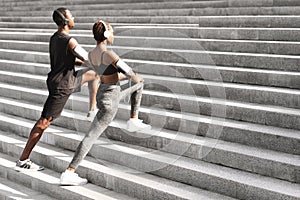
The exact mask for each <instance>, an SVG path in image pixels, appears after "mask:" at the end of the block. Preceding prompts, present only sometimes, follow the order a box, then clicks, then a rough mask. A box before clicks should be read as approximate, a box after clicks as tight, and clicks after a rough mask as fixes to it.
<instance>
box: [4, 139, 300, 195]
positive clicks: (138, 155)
mask: <svg viewBox="0 0 300 200" xmlns="http://www.w3.org/2000/svg"><path fill="white" fill-rule="evenodd" d="M71 137H72V136H71ZM77 138H78V135H77ZM0 141H1V146H2V147H3V148H2V149H1V150H2V151H4V152H5V153H6V152H7V151H6V149H11V151H10V154H11V155H13V156H18V154H19V152H20V151H21V150H22V148H23V145H24V144H25V142H26V139H25V138H21V137H19V136H16V135H14V134H10V135H7V133H6V134H1V139H0ZM118 144H119V143H116V142H114V144H111V141H110V140H108V141H105V142H102V141H100V142H99V143H98V142H97V143H96V144H95V145H94V146H96V147H97V152H101V154H102V155H103V157H105V158H104V159H109V160H113V161H115V162H122V165H125V164H126V165H131V166H132V167H134V168H139V170H138V171H136V170H135V169H132V168H127V167H123V166H121V165H118V164H112V162H109V161H108V162H107V161H106V160H103V159H100V158H97V156H96V155H95V153H94V152H95V151H93V150H92V151H91V154H92V156H91V157H93V158H94V159H92V158H90V157H87V158H86V159H85V160H84V161H83V162H82V164H81V166H80V167H79V170H78V171H79V173H80V174H81V176H84V177H87V178H88V179H89V181H91V182H92V183H95V184H101V182H103V180H101V179H103V178H99V177H103V176H107V177H109V178H110V177H111V176H112V177H111V179H113V180H114V183H115V184H114V185H113V186H115V187H118V186H119V185H120V183H119V184H117V183H118V182H119V179H122V180H123V181H122V182H123V184H126V185H127V187H126V189H127V190H128V189H131V190H133V189H134V188H135V190H134V191H135V192H134V193H132V192H131V193H130V194H133V195H137V194H136V193H137V191H136V190H138V189H141V187H143V186H144V187H143V191H142V192H141V193H143V194H144V195H145V193H146V194H147V193H148V191H147V190H149V189H150V187H151V189H152V191H153V190H154V191H155V190H158V191H155V196H158V197H156V198H155V199H163V198H165V199H173V198H174V197H172V196H171V197H169V195H170V193H171V192H172V193H173V196H175V195H176V196H177V198H178V199H183V198H185V199H199V198H200V197H202V198H203V196H204V195H205V196H208V197H210V198H212V199H220V198H221V199H222V198H224V199H227V198H226V197H225V196H221V195H216V194H214V193H208V192H206V194H205V193H204V192H205V191H203V190H201V189H197V188H194V187H191V186H188V185H184V184H182V183H177V182H171V181H168V180H167V179H164V178H158V176H153V175H149V174H145V173H143V171H141V170H147V169H150V170H151V169H154V170H153V171H150V173H152V174H158V175H160V176H169V177H172V178H173V179H182V180H185V181H188V182H190V184H192V185H194V184H198V185H199V186H200V187H203V188H205V189H206V190H209V191H213V192H219V193H223V194H228V195H230V196H232V197H234V198H238V199H251V198H256V199H269V198H270V197H272V198H274V199H282V198H287V199H297V198H299V195H300V194H299V184H293V183H289V182H287V181H281V180H276V179H273V178H268V177H262V176H259V175H255V174H251V173H247V172H241V171H239V170H234V169H230V168H226V167H222V166H217V165H213V164H209V163H206V162H203V161H196V160H190V159H188V158H184V157H180V158H178V156H173V155H172V154H168V153H162V152H159V153H156V154H155V153H151V151H150V152H149V151H147V150H146V149H145V148H137V147H135V148H134V149H132V148H130V146H131V145H125V146H124V145H123V146H121V145H118ZM120 144H122V143H120ZM102 146H103V148H102ZM75 148H76V144H75ZM118 148H119V149H118ZM120 148H122V149H120ZM47 149H49V150H51V153H47ZM95 149H96V148H95ZM107 150H108V151H107ZM110 151H111V152H110ZM106 152H109V153H106ZM72 154H73V152H69V151H67V150H62V149H61V148H56V147H53V146H49V145H46V144H40V145H39V146H38V147H37V148H36V149H35V150H34V153H33V154H32V156H31V157H32V159H34V160H35V161H36V162H37V163H39V164H42V165H45V166H46V167H51V168H55V170H58V171H59V170H61V168H62V167H63V166H66V165H67V163H66V161H69V160H70V157H71V155H72ZM57 155H60V156H57ZM112 155H113V156H112ZM130 155H131V156H130ZM45 156H47V162H45V161H43V159H44V157H45ZM113 157H114V158H113ZM129 157H134V159H130V160H129V159H128V158H129ZM174 159H175V160H174ZM118 160H119V161H118ZM143 160H147V162H146V161H143ZM53 163H55V165H53ZM143 163H144V165H143ZM145 163H146V164H145ZM147 163H151V165H150V166H149V165H148V164H147ZM179 169H180V171H182V173H178V170H179ZM116 174H117V175H116ZM100 175H101V176H100ZM96 177H97V178H96ZM187 177H189V178H187ZM191 177H194V178H191ZM99 179H100V180H99ZM100 181H101V182H100ZM104 181H105V183H102V184H101V185H108V183H107V179H106V180H104ZM99 182H100V183H99ZM128 182H129V183H130V182H131V184H129V183H128ZM132 182H133V183H135V184H133V183H132ZM155 182H156V184H157V185H155ZM159 183H160V184H159ZM150 184H151V186H150ZM129 185H130V186H129ZM145 185H146V187H145ZM174 185H175V188H174ZM113 186H112V187H113ZM121 186H122V185H121ZM155 186H157V187H156V188H153V187H155ZM176 186H177V187H176ZM179 186H181V189H180V188H179ZM239 186H240V187H239ZM166 187H167V189H165V188H166ZM170 187H171V188H170ZM237 187H238V189H237ZM148 188H149V189H148ZM112 189H113V190H114V189H115V188H112ZM169 189H172V190H169ZM145 190H146V191H147V192H145ZM163 190H164V193H163V195H164V196H162V194H161V191H163ZM154 191H153V192H154ZM179 192H180V193H179ZM124 193H125V191H124ZM174 193H175V195H174ZM203 193H204V195H203ZM207 193H208V194H207ZM148 195H149V194H148ZM166 195H168V196H167V197H166ZM212 195H214V196H212ZM178 196H179V197H181V198H179V197H178ZM136 197H138V198H140V196H136ZM159 197H160V198H159ZM182 197H183V198H182ZM148 198H149V197H148ZM148 198H143V199H148ZM150 198H151V199H153V196H152V197H150ZM206 198H207V197H206ZM228 199H229V198H228Z"/></svg>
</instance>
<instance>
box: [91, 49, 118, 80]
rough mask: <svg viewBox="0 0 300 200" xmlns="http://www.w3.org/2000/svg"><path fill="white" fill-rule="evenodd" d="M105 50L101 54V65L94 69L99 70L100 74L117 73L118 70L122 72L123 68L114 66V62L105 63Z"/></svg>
mask: <svg viewBox="0 0 300 200" xmlns="http://www.w3.org/2000/svg"><path fill="white" fill-rule="evenodd" d="M104 52H105V51H104ZM104 52H102V55H101V64H100V65H99V66H94V69H95V71H96V72H97V74H99V75H111V74H114V73H117V72H122V70H120V69H118V68H116V67H114V66H113V64H110V65H105V64H103V55H104Z"/></svg>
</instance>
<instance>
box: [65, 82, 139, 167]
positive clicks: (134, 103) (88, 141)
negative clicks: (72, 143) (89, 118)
mask: <svg viewBox="0 0 300 200" xmlns="http://www.w3.org/2000/svg"><path fill="white" fill-rule="evenodd" d="M143 86H144V85H143V83H138V84H135V85H133V86H132V87H130V88H127V89H126V90H123V91H122V92H121V88H120V85H119V83H116V84H101V85H100V86H99V89H98V92H97V107H98V108H99V111H98V113H97V115H96V117H95V119H94V121H93V122H92V124H91V127H90V129H89V131H88V133H87V134H86V135H85V137H84V138H83V140H82V141H81V142H80V144H79V146H78V148H77V150H76V151H75V155H74V157H73V160H72V161H71V163H70V165H69V167H72V168H74V169H76V168H77V167H78V165H79V164H80V162H81V161H82V160H83V159H84V158H85V156H86V155H87V153H88V152H89V151H90V149H91V148H92V146H93V144H94V142H95V141H96V140H97V139H98V137H99V136H100V135H101V134H102V133H103V132H104V131H105V129H106V128H107V127H108V125H109V124H110V123H111V122H112V121H113V119H114V117H115V115H116V113H117V111H118V105H119V102H120V100H121V99H123V98H124V97H126V96H127V95H130V94H131V98H130V100H131V114H134V115H138V110H139V107H140V104H141V99H142V90H143Z"/></svg>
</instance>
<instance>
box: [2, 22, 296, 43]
mask: <svg viewBox="0 0 300 200" xmlns="http://www.w3.org/2000/svg"><path fill="white" fill-rule="evenodd" d="M92 26H93V23H91V24H76V27H74V30H72V31H71V33H79V30H80V31H81V32H82V30H85V31H87V32H85V33H86V34H91V32H90V31H91V27H92ZM112 26H113V27H114V34H115V35H119V36H122V35H123V36H140V37H169V38H172V37H175V38H180V37H184V38H189V37H190V38H205V39H235V40H267V41H300V39H299V38H300V33H299V31H298V30H297V29H270V28H265V29H255V28H226V29H223V28H197V27H198V26H197V27H193V25H189V27H184V26H183V24H181V25H180V26H178V25H173V24H169V25H167V26H166V25H164V26H151V27H150V26H141V25H137V24H136V25H133V26H122V25H120V24H118V25H115V24H112ZM0 28H8V29H9V31H16V30H18V28H26V29H28V30H29V29H34V30H36V31H38V32H49V33H53V32H55V30H56V26H55V24H54V23H46V24H40V23H36V24H35V23H33V24H25V23H2V24H0ZM10 29H11V30H10ZM150 30H151V31H150ZM8 37H9V36H8ZM37 37H40V36H37Z"/></svg>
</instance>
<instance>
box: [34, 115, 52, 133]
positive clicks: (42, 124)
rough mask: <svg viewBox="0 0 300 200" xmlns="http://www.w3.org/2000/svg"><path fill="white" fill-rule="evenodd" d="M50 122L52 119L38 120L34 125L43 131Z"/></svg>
mask: <svg viewBox="0 0 300 200" xmlns="http://www.w3.org/2000/svg"><path fill="white" fill-rule="evenodd" d="M52 120H53V117H49V118H40V119H39V120H38V121H37V123H36V127H37V128H40V129H42V130H45V129H47V128H48V127H49V126H50V124H51V121H52Z"/></svg>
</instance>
